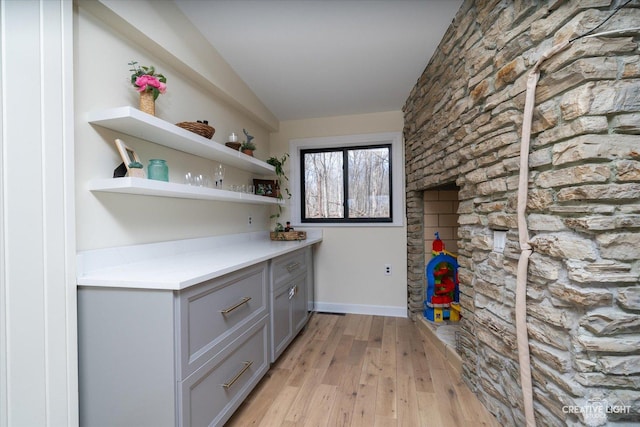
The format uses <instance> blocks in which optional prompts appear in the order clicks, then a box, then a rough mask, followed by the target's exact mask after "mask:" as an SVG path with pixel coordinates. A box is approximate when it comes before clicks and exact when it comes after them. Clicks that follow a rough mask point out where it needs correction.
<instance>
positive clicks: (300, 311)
mask: <svg viewBox="0 0 640 427" xmlns="http://www.w3.org/2000/svg"><path fill="white" fill-rule="evenodd" d="M311 264H312V261H311V248H310V247H306V248H304V249H300V250H297V251H295V252H292V253H290V254H286V255H282V256H280V257H278V258H274V259H273V260H271V268H270V288H271V289H270V293H271V362H272V363H273V362H275V360H276V359H277V358H278V357H279V356H280V355H281V354H282V352H283V351H284V350H285V349H286V348H287V346H288V345H289V343H291V341H292V340H293V339H294V338H295V336H296V335H297V334H298V332H300V330H301V329H302V328H303V327H304V325H305V324H306V322H307V320H308V305H309V300H308V291H309V289H308V286H309V280H310V274H309V271H311Z"/></svg>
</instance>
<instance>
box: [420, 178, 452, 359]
mask: <svg viewBox="0 0 640 427" xmlns="http://www.w3.org/2000/svg"><path fill="white" fill-rule="evenodd" d="M459 190H460V188H459V187H458V186H456V185H455V184H454V183H451V184H447V185H442V186H438V187H435V188H430V189H427V190H425V191H424V192H423V201H424V218H423V229H424V247H425V254H424V255H425V260H424V261H425V263H424V265H425V266H426V267H427V268H425V281H424V283H425V310H424V312H423V318H424V319H425V321H426V323H427V324H428V325H429V326H430V328H431V329H432V331H433V333H434V335H435V336H436V337H437V338H438V339H439V340H440V341H442V342H443V343H444V344H445V346H447V347H450V348H451V350H452V351H456V352H457V349H458V347H459V346H458V332H459V329H460V324H459V309H458V308H459V305H457V304H456V303H457V298H456V297H457V293H458V289H457V286H456V289H455V290H454V291H453V292H447V290H448V288H447V284H449V282H455V284H456V285H457V277H456V274H457V271H456V269H457V262H456V258H457V254H458V205H459V197H458V192H459ZM437 238H439V239H440V241H439V242H436V244H435V245H434V240H436V239H437ZM430 262H431V265H430ZM434 265H435V267H436V268H435V270H436V271H435V272H434V271H433V270H434ZM445 267H447V269H448V271H447V272H443V270H444V269H445ZM434 273H436V274H435V277H434ZM445 273H446V274H445ZM438 275H439V276H438ZM434 281H435V282H436V285H435V287H434ZM435 293H438V295H435ZM434 297H435V298H436V299H438V301H435V299H434ZM428 299H429V301H427V300H428ZM432 300H433V302H435V303H432ZM440 300H442V301H440ZM445 300H446V301H445ZM449 300H451V301H449ZM449 303H453V304H452V305H450V304H449Z"/></svg>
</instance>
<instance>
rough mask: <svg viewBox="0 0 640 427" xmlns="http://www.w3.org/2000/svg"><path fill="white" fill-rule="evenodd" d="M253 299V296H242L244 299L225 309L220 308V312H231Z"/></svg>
mask: <svg viewBox="0 0 640 427" xmlns="http://www.w3.org/2000/svg"><path fill="white" fill-rule="evenodd" d="M250 300H251V297H244V298H242V301H240V302H239V303H237V304H234V305H232V306H231V307H227V308H225V309H224V310H220V313H222V314H229V313H231V312H232V311H233V310H235V309H236V308H239V307H240V306H241V305H242V304H246V303H248V302H249V301H250Z"/></svg>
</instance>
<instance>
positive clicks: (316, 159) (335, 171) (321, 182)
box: [303, 151, 344, 219]
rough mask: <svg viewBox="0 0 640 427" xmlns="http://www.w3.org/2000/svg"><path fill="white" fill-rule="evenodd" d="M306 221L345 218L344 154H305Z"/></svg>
mask: <svg viewBox="0 0 640 427" xmlns="http://www.w3.org/2000/svg"><path fill="white" fill-rule="evenodd" d="M303 155H304V194H305V214H304V217H305V218H309V219H311V218H343V217H344V203H343V200H344V197H343V195H344V184H343V172H342V152H339V151H338V152H336V151H334V152H322V153H304V154H303Z"/></svg>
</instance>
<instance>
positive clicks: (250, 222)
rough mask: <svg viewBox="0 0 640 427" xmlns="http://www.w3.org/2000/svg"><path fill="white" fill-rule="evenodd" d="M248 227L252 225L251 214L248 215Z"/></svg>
mask: <svg viewBox="0 0 640 427" xmlns="http://www.w3.org/2000/svg"><path fill="white" fill-rule="evenodd" d="M248 225H249V227H251V226H252V225H253V218H252V217H251V215H249V223H248Z"/></svg>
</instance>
